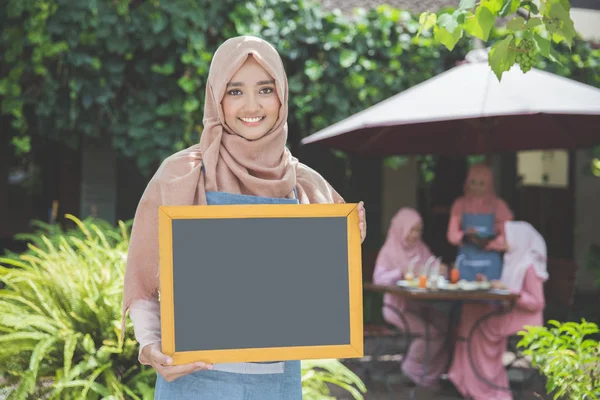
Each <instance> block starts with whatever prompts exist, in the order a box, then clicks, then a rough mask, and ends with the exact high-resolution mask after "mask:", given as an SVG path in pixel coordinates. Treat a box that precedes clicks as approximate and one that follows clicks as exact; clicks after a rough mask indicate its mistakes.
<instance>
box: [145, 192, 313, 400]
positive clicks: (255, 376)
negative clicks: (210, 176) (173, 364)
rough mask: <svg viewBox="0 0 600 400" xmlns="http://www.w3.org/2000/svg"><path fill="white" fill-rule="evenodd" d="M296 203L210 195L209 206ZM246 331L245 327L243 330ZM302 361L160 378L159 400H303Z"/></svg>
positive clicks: (229, 365)
mask: <svg viewBox="0 0 600 400" xmlns="http://www.w3.org/2000/svg"><path fill="white" fill-rule="evenodd" d="M294 194H295V197H296V198H294V199H279V198H270V197H259V196H249V195H242V194H232V193H224V192H207V193H206V201H207V204H208V205H215V204H221V205H222V204H298V195H297V193H296V189H295V188H294ZM240 330H242V327H240ZM300 379H301V374H300V361H278V362H264V363H223V364H214V369H213V370H202V371H196V372H193V373H191V374H188V375H185V376H183V377H181V378H179V379H176V380H174V381H173V382H167V381H166V380H164V378H163V377H162V376H161V375H160V374H157V380H156V388H155V392H154V399H155V400H302V382H301V380H300Z"/></svg>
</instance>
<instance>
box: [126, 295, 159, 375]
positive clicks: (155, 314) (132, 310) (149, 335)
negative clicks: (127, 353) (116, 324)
mask: <svg viewBox="0 0 600 400" xmlns="http://www.w3.org/2000/svg"><path fill="white" fill-rule="evenodd" d="M129 317H130V318H131V320H132V321H133V331H134V333H135V339H136V340H137V341H138V343H139V344H140V350H139V353H138V360H139V362H140V363H142V364H145V365H149V363H146V362H143V361H142V360H141V354H142V349H143V348H144V347H146V346H148V345H150V344H153V343H160V341H161V336H160V304H159V302H158V299H152V300H136V301H134V302H133V303H132V304H131V307H129Z"/></svg>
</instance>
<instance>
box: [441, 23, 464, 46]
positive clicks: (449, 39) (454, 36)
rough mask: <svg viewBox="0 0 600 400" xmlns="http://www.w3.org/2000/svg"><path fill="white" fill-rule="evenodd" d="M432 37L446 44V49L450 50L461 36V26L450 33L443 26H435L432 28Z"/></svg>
mask: <svg viewBox="0 0 600 400" xmlns="http://www.w3.org/2000/svg"><path fill="white" fill-rule="evenodd" d="M434 37H435V40H437V41H438V42H440V43H441V44H443V45H444V46H446V48H447V49H448V50H450V51H452V50H453V49H454V47H455V46H456V43H458V41H459V40H460V38H461V37H462V27H459V28H458V29H456V30H455V31H454V33H450V32H448V31H447V30H446V29H445V28H438V27H437V26H436V27H435V28H434Z"/></svg>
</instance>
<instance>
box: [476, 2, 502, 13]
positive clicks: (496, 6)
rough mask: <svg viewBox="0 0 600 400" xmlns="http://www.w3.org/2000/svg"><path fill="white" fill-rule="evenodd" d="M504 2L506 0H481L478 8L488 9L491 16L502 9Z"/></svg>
mask: <svg viewBox="0 0 600 400" xmlns="http://www.w3.org/2000/svg"><path fill="white" fill-rule="evenodd" d="M505 1H506V0H482V1H481V4H480V6H479V7H481V6H485V7H487V8H489V10H490V11H491V12H492V14H494V15H496V14H498V13H499V12H500V10H502V8H503V7H504V3H505Z"/></svg>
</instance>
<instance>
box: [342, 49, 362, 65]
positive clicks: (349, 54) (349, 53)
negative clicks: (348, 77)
mask: <svg viewBox="0 0 600 400" xmlns="http://www.w3.org/2000/svg"><path fill="white" fill-rule="evenodd" d="M357 59H358V53H357V52H356V51H353V50H342V52H341V53H340V65H341V66H342V68H350V66H352V64H354V63H355V62H356V60H357Z"/></svg>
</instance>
